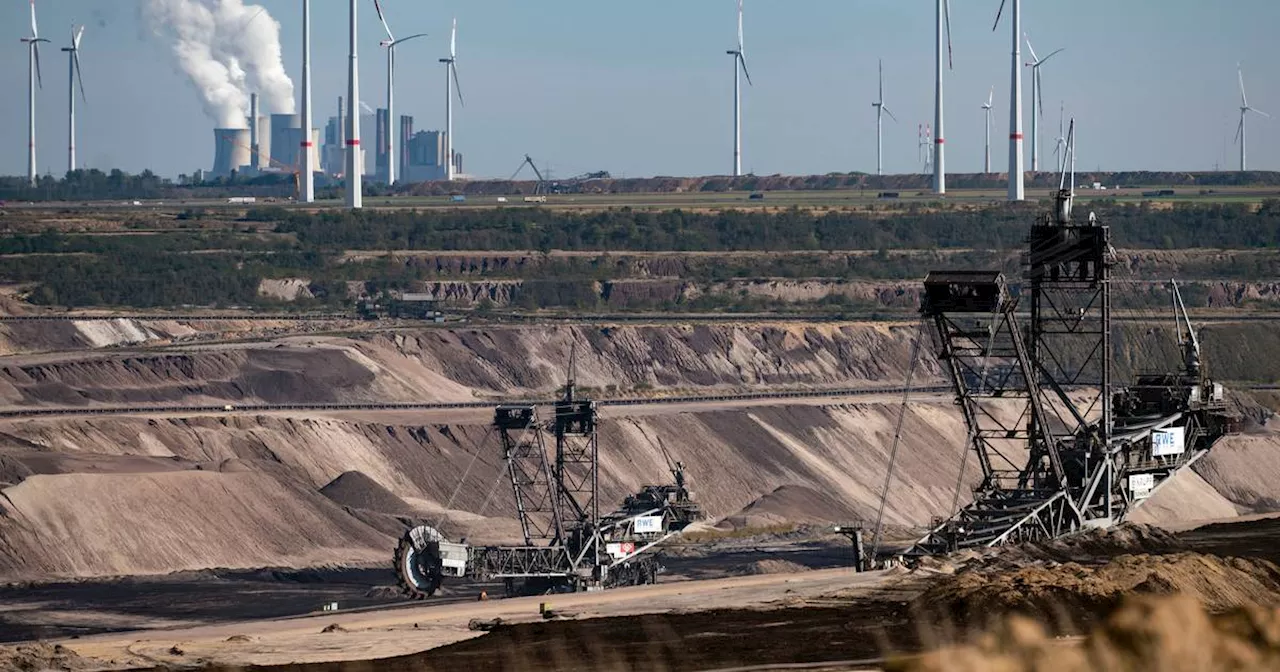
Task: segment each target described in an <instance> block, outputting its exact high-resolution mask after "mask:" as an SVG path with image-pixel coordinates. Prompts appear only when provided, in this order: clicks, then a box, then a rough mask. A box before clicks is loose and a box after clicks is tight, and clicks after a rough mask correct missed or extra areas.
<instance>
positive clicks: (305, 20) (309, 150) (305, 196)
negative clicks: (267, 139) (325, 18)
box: [300, 0, 316, 203]
mask: <svg viewBox="0 0 1280 672" xmlns="http://www.w3.org/2000/svg"><path fill="white" fill-rule="evenodd" d="M302 134H303V139H302V184H301V187H302V193H301V194H300V197H301V199H302V202H303V203H311V202H312V201H315V200H316V185H315V175H314V172H315V169H316V161H315V155H316V143H315V139H314V138H313V137H312V136H311V0H302Z"/></svg>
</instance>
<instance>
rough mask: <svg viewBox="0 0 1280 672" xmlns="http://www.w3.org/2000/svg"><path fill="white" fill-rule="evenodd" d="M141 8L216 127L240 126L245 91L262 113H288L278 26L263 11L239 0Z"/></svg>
mask: <svg viewBox="0 0 1280 672" xmlns="http://www.w3.org/2000/svg"><path fill="white" fill-rule="evenodd" d="M142 6H143V11H144V13H145V15H146V17H147V20H148V21H149V23H150V24H151V30H152V32H154V33H155V34H156V35H157V36H159V37H162V38H164V39H167V40H169V41H170V42H171V43H172V45H173V54H174V56H175V57H176V58H177V64H178V67H179V68H181V70H182V71H183V72H185V73H186V74H187V76H188V77H190V78H191V82H192V84H194V85H195V87H196V90H197V91H198V92H199V93H200V97H201V99H202V100H203V102H204V108H205V113H206V114H208V115H209V116H210V117H212V118H213V120H214V121H215V122H217V124H218V126H219V127H220V128H243V127H244V125H245V112H246V110H247V109H248V106H249V92H250V91H258V92H259V93H260V94H261V96H262V101H263V106H264V108H265V110H264V111H265V112H266V113H275V114H293V112H294V100H293V80H291V79H289V76H288V75H287V74H285V71H284V62H283V60H282V58H281V50H280V24H279V22H277V21H276V20H275V19H273V18H272V17H271V14H270V13H268V12H267V10H266V8H265V7H262V6H260V5H246V4H244V1H243V0H143V5H142Z"/></svg>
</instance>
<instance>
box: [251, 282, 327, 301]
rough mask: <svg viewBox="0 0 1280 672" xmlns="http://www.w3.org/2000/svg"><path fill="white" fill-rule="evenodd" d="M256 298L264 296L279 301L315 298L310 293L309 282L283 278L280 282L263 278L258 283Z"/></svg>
mask: <svg viewBox="0 0 1280 672" xmlns="http://www.w3.org/2000/svg"><path fill="white" fill-rule="evenodd" d="M258 296H266V297H270V298H273V299H278V300H280V301H297V300H298V299H312V298H315V294H313V293H311V281H310V280H308V279H306V278H283V279H280V280H273V279H270V278H263V279H262V281H260V282H259V283H258Z"/></svg>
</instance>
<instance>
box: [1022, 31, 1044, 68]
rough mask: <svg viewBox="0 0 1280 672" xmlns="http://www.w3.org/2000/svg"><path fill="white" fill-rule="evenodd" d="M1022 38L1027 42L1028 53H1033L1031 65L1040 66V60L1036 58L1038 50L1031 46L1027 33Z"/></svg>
mask: <svg viewBox="0 0 1280 672" xmlns="http://www.w3.org/2000/svg"><path fill="white" fill-rule="evenodd" d="M1022 37H1023V39H1025V40H1026V41H1027V51H1029V52H1031V63H1032V64H1036V65H1038V64H1039V63H1040V58H1039V57H1038V56H1036V48H1035V47H1033V46H1031V38H1029V37H1027V34H1026V33H1023V34H1022Z"/></svg>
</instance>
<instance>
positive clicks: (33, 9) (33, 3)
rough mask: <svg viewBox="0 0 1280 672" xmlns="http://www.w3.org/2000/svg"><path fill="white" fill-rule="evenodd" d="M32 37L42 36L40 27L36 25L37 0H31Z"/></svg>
mask: <svg viewBox="0 0 1280 672" xmlns="http://www.w3.org/2000/svg"><path fill="white" fill-rule="evenodd" d="M31 37H40V28H39V27H38V26H36V0H31Z"/></svg>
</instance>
